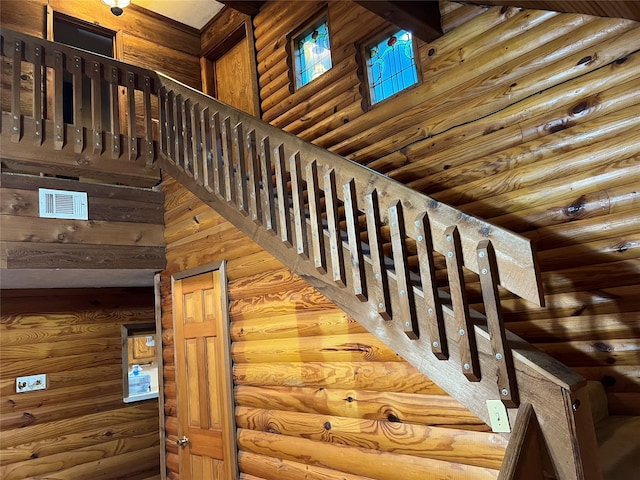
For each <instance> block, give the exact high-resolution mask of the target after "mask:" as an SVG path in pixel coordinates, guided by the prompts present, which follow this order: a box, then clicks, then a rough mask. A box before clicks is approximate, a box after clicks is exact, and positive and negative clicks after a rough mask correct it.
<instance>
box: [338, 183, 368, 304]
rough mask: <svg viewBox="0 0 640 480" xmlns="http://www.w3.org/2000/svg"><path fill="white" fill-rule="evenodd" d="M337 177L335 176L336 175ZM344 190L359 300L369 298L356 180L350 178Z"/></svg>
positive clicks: (352, 277)
mask: <svg viewBox="0 0 640 480" xmlns="http://www.w3.org/2000/svg"><path fill="white" fill-rule="evenodd" d="M334 175H335V174H334ZM334 178H335V177H334ZM343 190H344V213H345V219H346V222H347V238H348V239H349V251H350V257H351V279H352V283H353V292H354V294H355V296H356V297H358V300H360V301H361V302H365V301H366V300H367V283H366V275H365V270H364V256H363V252H362V241H361V240H360V224H359V222H358V215H359V213H360V212H359V210H358V205H357V192H356V182H355V180H354V179H351V180H349V182H347V183H345V184H344V186H343Z"/></svg>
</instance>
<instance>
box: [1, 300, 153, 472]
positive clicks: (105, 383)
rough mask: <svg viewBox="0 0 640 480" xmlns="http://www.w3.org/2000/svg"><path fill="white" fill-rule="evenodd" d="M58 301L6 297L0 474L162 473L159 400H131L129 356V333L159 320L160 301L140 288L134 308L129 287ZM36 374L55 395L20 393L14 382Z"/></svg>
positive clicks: (3, 339)
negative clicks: (126, 388)
mask: <svg viewBox="0 0 640 480" xmlns="http://www.w3.org/2000/svg"><path fill="white" fill-rule="evenodd" d="M56 293H57V295H56V294H51V293H50V292H49V291H44V290H20V291H10V292H7V291H4V292H3V298H2V305H3V311H2V314H1V316H0V352H2V355H3V356H2V358H1V360H2V372H1V374H0V397H1V400H2V402H1V407H0V428H2V439H1V441H0V444H1V447H0V448H1V450H2V455H1V459H0V475H1V476H2V478H7V479H21V478H31V477H39V476H47V477H49V478H60V479H62V478H69V479H71V478H88V477H87V475H90V476H91V477H92V478H104V479H112V478H113V479H115V478H118V477H122V476H124V475H126V476H128V478H146V477H151V476H153V475H157V474H158V472H159V436H158V405H157V403H158V402H157V401H156V400H149V401H146V402H142V403H134V404H124V403H123V402H122V378H121V376H122V367H121V364H122V352H121V351H120V350H121V338H120V335H121V334H120V326H121V325H122V324H124V323H127V324H135V323H140V322H148V321H149V320H150V319H152V318H153V304H152V303H153V298H152V293H151V292H149V290H148V289H144V294H142V291H141V290H136V289H134V290H131V292H130V293H131V296H130V298H129V299H128V300H126V299H125V293H126V291H125V290H123V289H100V291H99V292H96V291H91V290H89V289H74V290H64V289H63V290H58V291H57V292H56ZM118 300H124V301H122V302H121V306H119V307H117V308H114V305H113V303H114V301H115V302H117V301H118ZM25 302H29V303H30V309H26V308H25V309H22V308H21V306H22V305H25ZM84 302H87V303H86V304H85V303H84ZM29 310H31V311H30V312H29ZM16 311H18V312H20V313H11V312H16ZM35 373H45V374H47V388H46V389H45V390H40V391H34V392H25V393H15V377H16V376H18V375H25V374H35ZM94 475H95V477H94ZM138 475H144V476H143V477H138Z"/></svg>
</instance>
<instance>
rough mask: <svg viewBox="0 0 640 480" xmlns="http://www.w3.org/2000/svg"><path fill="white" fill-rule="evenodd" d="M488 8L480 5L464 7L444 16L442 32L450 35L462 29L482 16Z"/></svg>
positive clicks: (441, 21)
mask: <svg viewBox="0 0 640 480" xmlns="http://www.w3.org/2000/svg"><path fill="white" fill-rule="evenodd" d="M487 8H488V7H485V6H480V5H463V6H461V7H460V8H457V9H455V10H453V11H452V12H450V13H446V14H444V15H442V19H441V20H440V23H441V25H442V31H443V32H444V33H448V32H450V31H451V30H454V29H455V28H457V27H460V26H461V25H463V24H465V23H466V22H468V21H469V20H472V19H473V18H475V17H477V16H478V15H482V13H484V11H485V10H486V9H487Z"/></svg>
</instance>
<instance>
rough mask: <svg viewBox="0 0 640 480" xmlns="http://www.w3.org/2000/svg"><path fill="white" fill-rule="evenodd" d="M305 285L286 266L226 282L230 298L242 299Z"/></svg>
mask: <svg viewBox="0 0 640 480" xmlns="http://www.w3.org/2000/svg"><path fill="white" fill-rule="evenodd" d="M306 287H308V284H307V282H305V281H304V280H303V279H302V278H300V277H299V276H298V275H296V274H295V273H293V272H292V271H291V270H289V269H288V268H282V269H278V270H272V271H268V272H264V273H260V274H258V275H253V276H251V277H242V278H238V279H235V280H231V281H230V282H229V283H228V290H229V298H230V299H231V300H242V299H246V298H250V297H254V296H259V295H266V294H268V293H273V292H281V291H286V290H294V291H295V290H301V289H303V288H306Z"/></svg>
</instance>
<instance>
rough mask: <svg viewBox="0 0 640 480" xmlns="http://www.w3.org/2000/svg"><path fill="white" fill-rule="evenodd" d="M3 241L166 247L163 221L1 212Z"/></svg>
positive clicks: (0, 223)
mask: <svg viewBox="0 0 640 480" xmlns="http://www.w3.org/2000/svg"><path fill="white" fill-rule="evenodd" d="M0 231H1V232H2V233H0V241H4V242H15V243H20V242H27V243H29V242H30V243H34V244H51V243H53V244H65V245H73V244H83V245H87V246H88V245H102V246H103V247H102V248H103V249H104V250H109V249H110V248H111V246H112V245H122V246H127V247H135V246H139V247H157V246H164V236H163V231H164V228H163V226H162V224H158V225H152V224H148V223H130V222H113V221H104V220H90V221H85V220H66V219H57V218H37V217H24V216H17V215H0Z"/></svg>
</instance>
